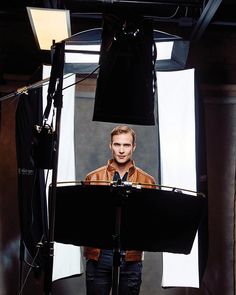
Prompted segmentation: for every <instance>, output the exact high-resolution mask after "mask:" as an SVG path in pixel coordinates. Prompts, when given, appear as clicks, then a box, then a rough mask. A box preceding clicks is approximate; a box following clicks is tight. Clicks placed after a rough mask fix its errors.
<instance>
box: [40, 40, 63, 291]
mask: <svg viewBox="0 0 236 295" xmlns="http://www.w3.org/2000/svg"><path fill="white" fill-rule="evenodd" d="M64 48H65V44H64V42H61V43H56V44H55V51H54V54H53V64H52V69H51V76H50V82H49V87H48V105H49V106H50V105H51V101H52V99H53V100H54V107H55V108H56V123H55V141H54V153H53V168H52V184H51V190H50V192H49V204H48V210H49V227H48V235H47V241H46V244H45V249H46V268H45V281H44V291H45V294H46V295H48V294H51V285H52V270H53V256H54V226H55V202H56V183H57V171H58V155H59V140H60V123H61V109H62V88H63V70H64ZM47 115H48V112H47V113H46V118H45V119H47Z"/></svg>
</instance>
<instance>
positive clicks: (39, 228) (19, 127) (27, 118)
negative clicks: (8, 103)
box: [16, 70, 47, 265]
mask: <svg viewBox="0 0 236 295" xmlns="http://www.w3.org/2000/svg"><path fill="white" fill-rule="evenodd" d="M38 80H41V70H38V72H37V73H36V75H35V76H34V79H33V80H32V81H30V82H31V83H33V81H38ZM41 120H42V91H41V88H40V89H36V90H31V91H29V93H28V94H22V95H21V96H20V98H19V103H18V106H17V111H16V152H17V168H18V198H19V211H20V226H21V243H22V245H23V246H24V249H27V252H28V254H29V255H30V256H31V257H32V258H33V257H34V256H35V254H36V252H37V249H38V248H37V243H38V242H40V241H41V240H42V238H43V239H44V237H45V234H46V230H47V214H46V210H47V209H46V208H47V207H46V193H45V180H44V171H43V169H38V168H37V167H36V165H35V160H34V157H33V144H32V143H33V141H34V136H35V131H34V130H35V129H34V125H40V124H41V123H42V122H41ZM21 258H22V259H23V257H21ZM42 263H43V259H42V257H41V253H40V255H39V256H38V257H37V259H36V264H39V265H41V264H42Z"/></svg>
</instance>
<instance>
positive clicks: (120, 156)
mask: <svg viewBox="0 0 236 295" xmlns="http://www.w3.org/2000/svg"><path fill="white" fill-rule="evenodd" d="M110 149H111V151H112V156H113V158H114V160H115V161H116V162H117V163H118V164H125V163H127V162H128V161H129V160H130V159H131V157H132V154H133V152H134V150H135V145H134V144H133V137H132V135H131V134H130V133H127V134H125V133H123V134H118V135H114V136H113V138H112V142H111V143H110Z"/></svg>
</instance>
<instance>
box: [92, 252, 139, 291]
mask: <svg viewBox="0 0 236 295" xmlns="http://www.w3.org/2000/svg"><path fill="white" fill-rule="evenodd" d="M112 268H113V251H112V250H102V251H101V254H100V257H99V260H98V261H95V260H87V262H86V290H87V293H86V294H87V295H109V294H110V290H111V287H112ZM141 276H142V262H125V261H122V262H121V265H120V277H119V295H131V294H132V295H138V294H139V291H140V286H141V282H142V278H141Z"/></svg>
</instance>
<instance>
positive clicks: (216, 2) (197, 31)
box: [190, 0, 222, 41]
mask: <svg viewBox="0 0 236 295" xmlns="http://www.w3.org/2000/svg"><path fill="white" fill-rule="evenodd" d="M221 2H222V0H209V1H208V2H207V5H206V6H205V8H204V9H203V12H202V14H201V15H200V17H199V19H198V21H197V24H196V26H195V27H194V30H193V32H192V34H191V37H190V40H191V41H198V40H199V39H200V38H201V36H202V34H203V33H204V31H205V30H206V28H207V26H208V25H209V23H210V22H211V20H212V18H213V17H214V15H215V13H216V11H217V9H218V8H219V6H220V4H221Z"/></svg>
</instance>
